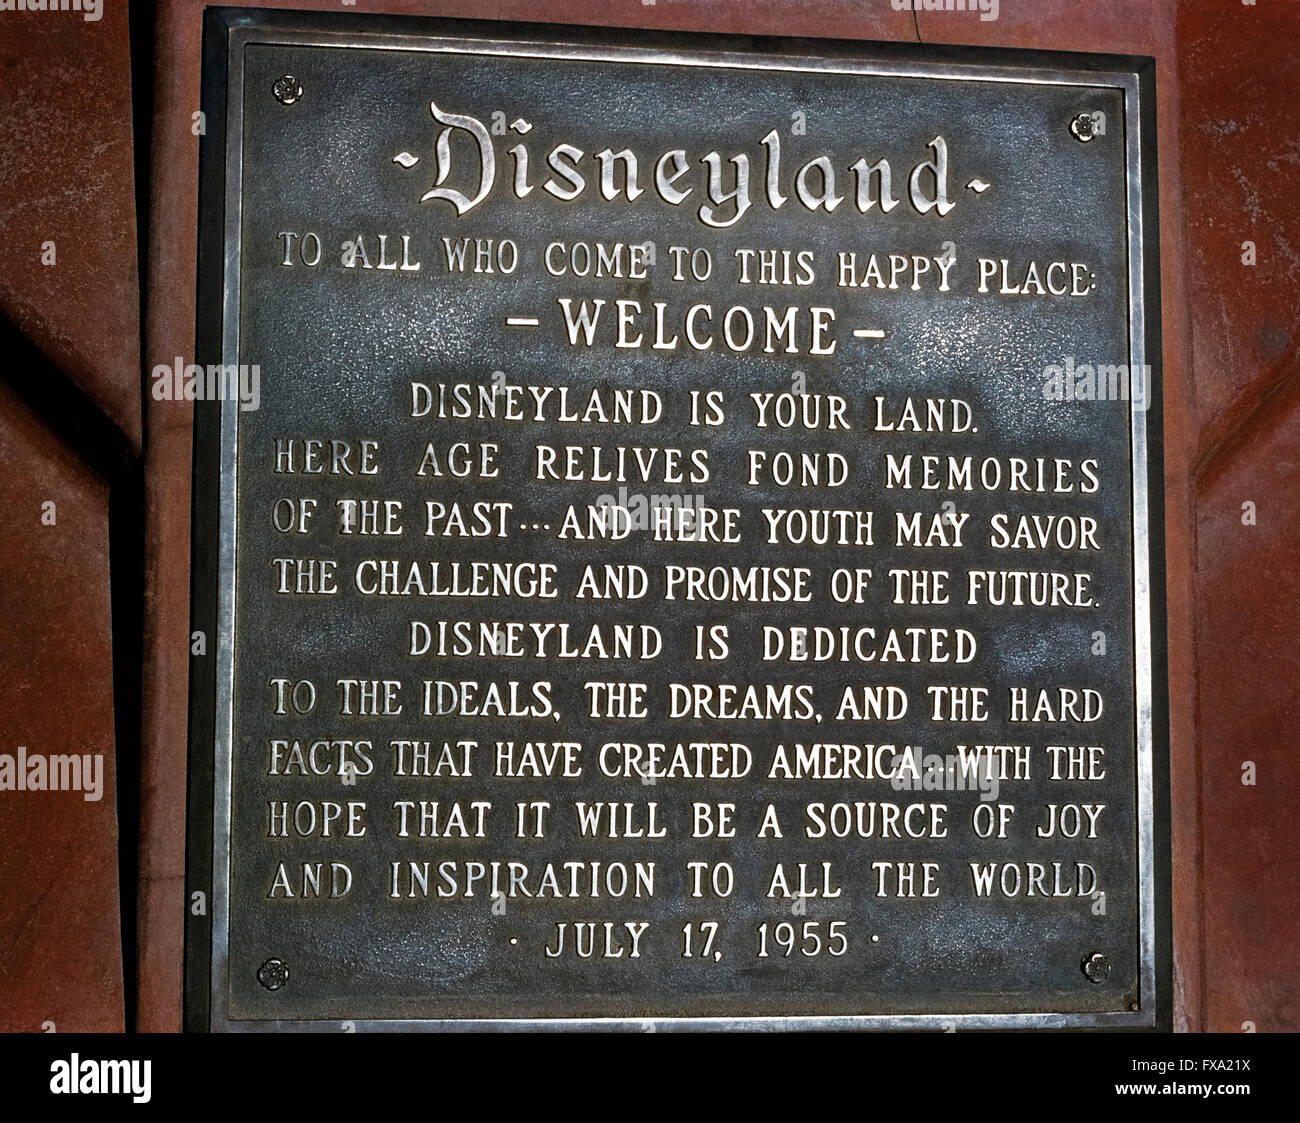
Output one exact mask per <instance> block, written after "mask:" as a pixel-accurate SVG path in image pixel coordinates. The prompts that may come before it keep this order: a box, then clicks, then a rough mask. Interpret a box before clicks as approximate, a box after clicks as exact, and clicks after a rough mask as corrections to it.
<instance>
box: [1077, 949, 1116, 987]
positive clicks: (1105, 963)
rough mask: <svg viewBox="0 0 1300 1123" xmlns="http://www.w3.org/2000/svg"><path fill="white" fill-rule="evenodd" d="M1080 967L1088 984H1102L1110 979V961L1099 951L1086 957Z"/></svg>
mask: <svg viewBox="0 0 1300 1123" xmlns="http://www.w3.org/2000/svg"><path fill="white" fill-rule="evenodd" d="M1082 967H1083V974H1084V976H1085V977H1086V978H1087V980H1088V981H1089V982H1090V983H1104V982H1105V981H1106V980H1107V979H1109V978H1110V960H1109V959H1107V958H1106V957H1105V956H1104V955H1102V954H1101V952H1099V951H1095V952H1093V953H1092V954H1091V955H1089V956H1086V957H1085V958H1084V961H1083V963H1082Z"/></svg>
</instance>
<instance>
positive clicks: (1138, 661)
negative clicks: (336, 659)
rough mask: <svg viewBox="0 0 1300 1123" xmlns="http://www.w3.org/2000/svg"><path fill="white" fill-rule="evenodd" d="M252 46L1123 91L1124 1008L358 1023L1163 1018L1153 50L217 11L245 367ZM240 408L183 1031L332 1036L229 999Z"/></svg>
mask: <svg viewBox="0 0 1300 1123" xmlns="http://www.w3.org/2000/svg"><path fill="white" fill-rule="evenodd" d="M252 44H280V45H295V46H318V47H329V48H342V49H347V48H355V47H365V48H366V49H369V50H395V51H396V50H400V51H418V52H433V53H438V52H447V53H459V54H488V55H512V56H520V57H527V58H532V59H555V60H582V61H609V62H616V61H634V62H640V63H650V64H654V65H659V66H664V67H695V68H715V69H730V68H739V69H748V70H772V71H787V72H788V71H795V72H813V73H831V74H849V75H878V76H894V77H921V78H929V79H937V80H951V81H963V82H988V83H999V82H1014V83H1032V84H1053V85H1067V86H1080V87H1088V88H1109V89H1114V90H1118V91H1120V92H1121V93H1122V95H1123V99H1124V117H1125V133H1124V145H1125V166H1126V171H1127V186H1126V190H1127V245H1128V280H1129V284H1128V314H1129V363H1130V365H1131V367H1138V368H1140V367H1141V366H1142V365H1144V364H1145V365H1149V366H1150V368H1151V370H1152V372H1153V375H1152V377H1151V380H1150V382H1151V384H1150V385H1149V386H1148V399H1149V400H1150V402H1151V406H1150V408H1149V409H1147V410H1145V411H1142V410H1139V409H1131V410H1130V411H1129V413H1130V416H1131V436H1132V446H1131V447H1132V460H1131V472H1132V477H1131V482H1132V496H1133V509H1132V534H1133V574H1132V576H1133V597H1134V601H1133V607H1134V616H1133V627H1134V653H1135V665H1134V667H1133V674H1134V683H1135V703H1136V705H1135V712H1136V729H1135V731H1134V733H1135V744H1136V748H1137V760H1136V777H1137V791H1136V822H1137V838H1136V846H1137V886H1138V938H1139V952H1140V955H1139V976H1138V990H1139V996H1138V1002H1137V1007H1138V1008H1137V1009H1136V1010H1132V1011H1128V1012H1120V1011H1117V1012H1107V1013H1061V1012H1052V1011H1050V1010H1048V1011H1041V1012H1036V1013H979V1012H964V1013H957V1012H953V1013H942V1014H905V1015H882V1014H862V1015H835V1016H777V1017H773V1016H754V1017H745V1016H725V1017H684V1018H683V1017H658V1016H656V1017H654V1018H644V1017H636V1018H632V1017H626V1018H625V1017H596V1018H592V1017H583V1018H566V1017H542V1018H477V1019H445V1020H430V1019H402V1020H357V1021H356V1022H354V1023H350V1026H351V1027H352V1028H355V1029H356V1030H358V1031H364V1030H381V1031H395V1030H417V1031H418V1030H423V1031H429V1030H480V1031H483V1030H487V1031H501V1030H549V1031H558V1030H597V1029H598V1030H631V1031H646V1030H658V1031H665V1030H800V1029H802V1030H831V1029H904V1030H936V1029H953V1028H956V1029H960V1030H971V1029H1019V1030H1042V1029H1102V1030H1104V1029H1160V1028H1165V1029H1167V1028H1169V1026H1170V1022H1171V1001H1170V984H1169V980H1170V959H1171V954H1170V919H1169V891H1168V882H1169V856H1168V815H1169V812H1168V799H1167V791H1168V721H1167V685H1166V681H1165V603H1164V565H1163V560H1164V534H1163V519H1164V511H1163V506H1164V504H1163V486H1164V484H1163V463H1162V448H1163V441H1162V411H1161V408H1160V375H1161V366H1160V332H1159V310H1160V294H1159V280H1158V269H1157V266H1158V260H1159V241H1158V230H1157V206H1156V201H1157V194H1156V167H1155V101H1154V99H1155V63H1154V60H1152V59H1149V58H1144V57H1129V56H1115V55H1091V54H1077V53H1070V54H1066V53H1055V52H1040V51H1020V50H1015V51H1013V50H1001V49H985V48H972V47H960V48H952V47H947V48H945V47H931V46H913V45H898V44H880V43H858V42H850V41H834V40H813V39H774V38H762V39H758V38H748V37H739V36H724V35H700V34H693V33H692V34H689V35H688V34H683V33H657V32H656V33H640V32H622V31H610V30H593V29H590V28H578V27H568V26H562V25H542V24H518V23H510V24H505V23H495V22H486V21H476V20H475V21H465V20H456V21H450V20H433V19H407V18H399V17H381V16H365V17H357V16H352V15H320V14H307V13H297V12H287V11H259V10H256V9H230V8H209V9H207V10H206V17H205V34H204V47H203V52H204V100H203V106H204V112H205V115H206V121H207V135H206V137H205V138H204V142H203V148H202V156H201V169H200V180H201V211H200V231H199V247H200V253H199V258H200V263H201V265H200V271H199V299H198V331H197V345H196V359H195V361H196V362H198V363H199V364H200V365H202V364H204V363H209V362H218V363H221V364H235V363H238V362H239V345H240V340H239V314H238V313H239V307H240V304H239V301H240V268H241V264H240V263H241V246H240V229H241V202H242V199H241V196H242V176H243V165H242V140H243V135H242V105H243V94H244V82H243V59H244V50H245V48H246V47H248V46H250V45H252ZM238 404H239V403H238V402H231V401H224V402H214V403H198V404H197V405H196V410H195V413H196V423H195V442H194V494H193V523H194V536H193V565H192V579H191V582H192V590H191V594H192V601H191V604H192V614H193V622H192V628H194V629H196V630H206V631H207V634H208V635H209V636H211V637H212V639H213V648H214V650H213V652H212V654H211V655H210V656H208V657H206V658H196V659H194V660H192V666H191V687H190V806H189V814H188V825H189V829H188V840H187V848H188V855H189V860H188V864H189V876H188V885H187V899H188V893H189V892H192V891H195V890H207V891H209V892H210V897H209V909H208V913H209V915H207V916H197V917H196V916H193V915H187V924H188V928H187V933H186V992H187V1002H186V1025H187V1028H189V1029H191V1030H211V1031H250V1030H251V1031H257V1030H298V1031H320V1032H338V1031H339V1029H340V1023H339V1022H338V1021H334V1020H331V1021H247V1020H246V1021H240V1020H232V1019H231V1017H230V1016H229V1013H228V1010H227V964H226V953H227V923H228V907H229V900H228V879H229V874H230V870H229V859H230V846H229V843H230V836H229V831H230V792H231V736H232V722H233V699H232V680H233V675H234V661H235V635H234V590H235V574H234V567H235V544H236V539H237V535H238V527H237V525H236V503H235V495H236V491H235V469H236V448H237V436H238V422H239V408H238Z"/></svg>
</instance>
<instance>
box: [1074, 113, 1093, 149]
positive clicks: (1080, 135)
mask: <svg viewBox="0 0 1300 1123" xmlns="http://www.w3.org/2000/svg"><path fill="white" fill-rule="evenodd" d="M1070 132H1072V133H1073V134H1074V139H1075V140H1078V141H1080V142H1082V143H1083V144H1087V143H1088V141H1090V140H1092V138H1093V137H1094V136H1096V135H1097V122H1096V121H1094V120H1093V119H1092V114H1091V113H1080V114H1079V116H1077V117H1076V118H1075V119H1074V120H1073V121H1071V122H1070Z"/></svg>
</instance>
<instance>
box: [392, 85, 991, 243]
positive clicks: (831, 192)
mask: <svg viewBox="0 0 1300 1123" xmlns="http://www.w3.org/2000/svg"><path fill="white" fill-rule="evenodd" d="M429 109H430V112H432V114H433V117H434V120H435V121H437V122H438V123H439V124H440V125H444V126H445V128H443V130H442V131H441V132H440V133H439V134H438V140H437V143H436V145H435V151H436V154H437V161H438V174H437V177H436V179H435V181H434V186H433V187H431V188H430V189H429V190H428V191H426V192H425V193H424V195H423V196H422V197H421V200H420V201H421V202H428V201H429V200H432V199H443V200H446V201H447V202H449V203H451V204H452V205H453V206H454V207H455V208H456V213H457V214H458V215H463V214H465V213H467V212H468V211H471V210H473V209H474V208H475V207H476V206H478V205H479V203H481V202H483V200H484V199H486V198H487V197H488V196H489V195H491V194H492V191H493V189H494V188H495V186H496V184H497V149H496V143H495V142H494V141H493V138H492V134H491V133H490V132H489V131H488V129H487V127H486V126H485V125H484V124H483V122H482V121H480V120H479V119H478V118H477V117H470V116H467V115H464V114H459V113H447V112H445V111H444V110H442V109H440V108H439V107H438V103H437V102H430V103H429ZM532 130H533V126H532V125H531V124H530V123H529V122H528V121H526V120H525V119H524V118H522V117H520V118H518V119H516V120H515V121H514V122H512V123H511V125H510V131H511V132H514V133H518V134H519V135H521V136H523V135H526V134H528V133H530V132H532ZM457 134H461V135H463V136H467V137H469V138H471V139H472V140H473V141H474V147H475V149H476V150H477V154H478V159H477V167H475V166H474V165H473V163H472V162H470V161H465V163H466V164H467V165H468V166H467V167H466V168H465V169H464V170H462V168H461V166H460V165H461V160H454V159H453V156H452V138H453V136H454V135H457ZM928 147H929V149H930V156H929V158H927V159H923V160H920V161H919V162H918V163H916V164H915V166H913V167H912V168H911V171H910V172H909V173H908V175H907V187H906V198H907V201H908V202H909V203H910V204H911V205H912V207H913V208H914V209H915V210H916V212H917V213H918V214H929V213H930V212H931V211H934V212H936V213H937V214H938V215H939V216H940V217H942V216H944V215H946V214H948V213H949V212H950V211H951V210H952V209H953V208H954V207H956V205H957V204H956V202H955V201H951V200H950V199H949V197H948V143H947V141H945V140H944V138H943V137H942V136H936V137H935V138H934V139H933V140H932V141H930V143H929V146H928ZM754 151H755V155H754V159H753V163H752V164H751V160H750V156H749V154H748V153H745V152H738V153H736V154H735V155H733V156H731V157H730V158H729V159H726V160H724V158H723V156H722V155H721V153H719V152H718V151H716V150H714V151H712V152H708V153H706V154H705V155H703V156H701V157H700V158H699V159H698V160H695V161H693V160H692V158H691V156H690V155H689V154H688V152H687V150H686V149H685V148H671V149H669V150H668V151H666V152H663V153H662V154H660V155H659V156H657V157H655V158H653V159H647V160H646V161H645V162H644V163H643V162H642V161H641V160H640V159H639V158H638V157H637V155H636V153H635V152H633V151H632V149H631V148H630V147H624V148H621V149H619V150H618V151H617V152H616V151H614V149H613V148H612V147H610V148H603V149H601V150H600V151H599V152H595V153H588V152H587V151H586V150H584V149H582V148H579V147H578V146H577V145H574V144H569V143H568V142H561V143H559V144H556V145H554V146H553V147H551V149H550V151H548V152H547V153H546V155H545V158H544V160H543V161H542V162H543V163H544V164H545V171H544V172H534V171H533V169H534V168H535V167H536V163H537V161H536V159H535V158H534V157H533V156H532V154H531V153H530V151H529V148H528V145H527V144H526V143H523V142H518V143H515V144H513V145H511V146H510V147H509V148H507V149H506V151H505V155H506V156H508V157H510V164H511V172H510V187H509V190H510V191H512V192H513V194H514V197H515V198H516V199H523V198H525V197H526V196H528V195H530V194H531V193H532V192H533V191H534V190H535V189H537V188H539V187H540V188H541V189H542V190H543V191H545V192H546V193H547V194H549V195H552V196H554V197H555V198H556V199H559V200H561V201H563V202H566V203H567V202H572V201H574V200H576V199H577V198H578V197H579V196H581V195H582V194H584V193H585V192H586V191H587V190H588V188H589V187H590V186H591V182H589V180H588V175H590V176H592V177H596V176H598V177H599V192H600V197H601V198H602V199H604V200H606V201H607V202H614V201H615V200H617V199H620V198H622V199H624V200H626V201H627V202H629V203H631V202H635V201H636V200H637V199H639V198H640V197H641V196H642V195H644V194H646V193H647V190H648V188H647V187H645V186H642V184H643V182H644V183H646V184H648V185H651V186H652V188H653V191H654V194H655V195H656V196H657V197H658V198H659V199H660V200H662V201H663V202H665V203H667V204H668V205H669V206H673V207H677V206H681V205H683V204H685V203H686V201H687V200H688V199H689V198H690V197H691V196H692V195H694V194H695V192H696V190H697V188H699V189H700V190H701V191H702V192H703V198H704V199H706V200H707V201H701V202H700V203H699V209H698V212H697V213H698V214H699V218H700V221H701V222H703V223H704V224H705V225H707V226H712V227H715V228H724V227H728V226H733V225H735V224H736V223H737V222H739V221H740V220H741V218H743V217H744V215H745V214H746V212H748V211H749V209H750V207H751V206H752V205H753V193H752V190H751V189H752V188H753V187H755V186H761V188H762V197H763V198H764V199H765V200H766V201H767V205H768V206H769V207H771V208H772V210H774V211H775V210H780V209H781V208H782V207H783V206H785V204H786V203H787V202H790V201H791V197H793V198H794V199H797V200H798V202H799V203H800V204H802V205H803V206H804V207H806V208H807V209H808V210H810V211H816V210H823V209H824V210H825V211H826V212H828V213H829V212H831V211H834V210H835V209H836V208H838V207H839V205H840V204H841V203H843V202H844V201H845V199H846V196H845V194H844V193H843V190H842V185H843V184H845V183H848V184H851V185H852V199H853V205H854V207H855V208H856V209H857V211H858V212H859V213H861V214H866V213H867V212H868V211H870V210H871V209H872V208H873V207H876V206H877V205H878V206H879V207H880V210H881V212H882V213H884V214H888V213H889V212H890V211H892V210H893V209H894V208H895V207H897V206H898V205H899V203H900V202H902V200H901V199H900V198H899V197H898V195H896V194H895V182H894V168H893V165H891V164H890V162H889V160H888V159H885V158H881V159H878V160H876V161H875V163H869V162H868V159H867V157H865V156H862V157H859V158H858V159H857V160H855V161H854V162H853V163H851V164H844V163H841V164H840V165H838V167H839V168H840V170H839V172H838V173H837V171H836V168H837V165H836V163H835V162H834V161H833V160H832V158H831V157H830V156H817V157H814V158H813V159H811V160H808V161H807V162H806V163H804V164H803V165H802V166H801V167H800V168H799V170H798V171H796V172H794V173H793V175H789V174H786V173H783V171H782V167H781V137H780V135H779V134H778V133H777V131H776V130H775V129H773V130H772V131H771V132H769V133H768V134H767V135H766V136H764V137H763V139H762V140H761V141H760V142H759V144H758V145H757V146H756V148H755V150H754ZM393 159H394V162H396V163H399V164H402V165H404V166H408V167H409V166H413V165H414V164H415V163H416V160H417V159H418V158H415V157H412V156H411V155H410V153H406V152H403V153H399V154H398V155H397V156H395V157H394V158H393ZM503 162H504V161H503ZM593 164H594V166H593ZM696 164H698V165H703V168H704V169H705V171H706V173H707V175H705V174H702V173H701V172H700V171H699V170H698V169H697V170H694V171H693V166H694V165H696ZM726 164H730V165H731V169H730V170H728V169H726V167H725V165H726ZM755 165H758V166H761V170H759V171H754V170H753V167H754V166H755ZM584 169H585V170H586V171H587V175H584V174H583V173H584ZM620 169H621V170H620ZM651 169H653V171H652V170H651ZM453 170H455V171H456V173H457V175H456V177H453V176H452V172H453ZM546 172H549V173H550V174H549V175H548V176H547V178H546V179H545V180H541V176H542V175H543V174H545V173H546ZM462 176H463V178H464V181H465V188H466V190H461V189H459V188H457V187H452V186H444V184H446V183H447V181H448V180H449V179H452V180H453V182H459V181H461V177H462ZM620 177H621V178H620ZM756 178H757V180H758V182H757V183H755V179H756ZM700 180H705V182H703V183H701V182H699V181H700ZM471 185H474V186H472V190H473V194H467V193H466V191H468V190H470V189H471ZM969 186H970V187H971V189H972V190H974V191H977V192H982V191H985V190H987V189H988V184H986V183H983V182H982V181H979V180H973V181H972V182H971V184H970V185H969ZM787 192H789V193H790V194H787ZM899 193H900V194H901V193H902V189H901V186H900V188H899ZM697 198H699V196H697ZM691 205H694V201H692V204H691Z"/></svg>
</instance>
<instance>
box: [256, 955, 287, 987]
mask: <svg viewBox="0 0 1300 1123" xmlns="http://www.w3.org/2000/svg"><path fill="white" fill-rule="evenodd" d="M257 981H258V982H259V983H261V984H262V985H263V986H264V987H266V989H267V990H279V989H280V988H281V987H282V986H284V984H285V983H287V982H288V981H289V965H288V964H287V963H285V962H284V960H283V959H268V960H267V961H266V962H265V963H263V964H262V966H261V967H259V968H258V969H257Z"/></svg>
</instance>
